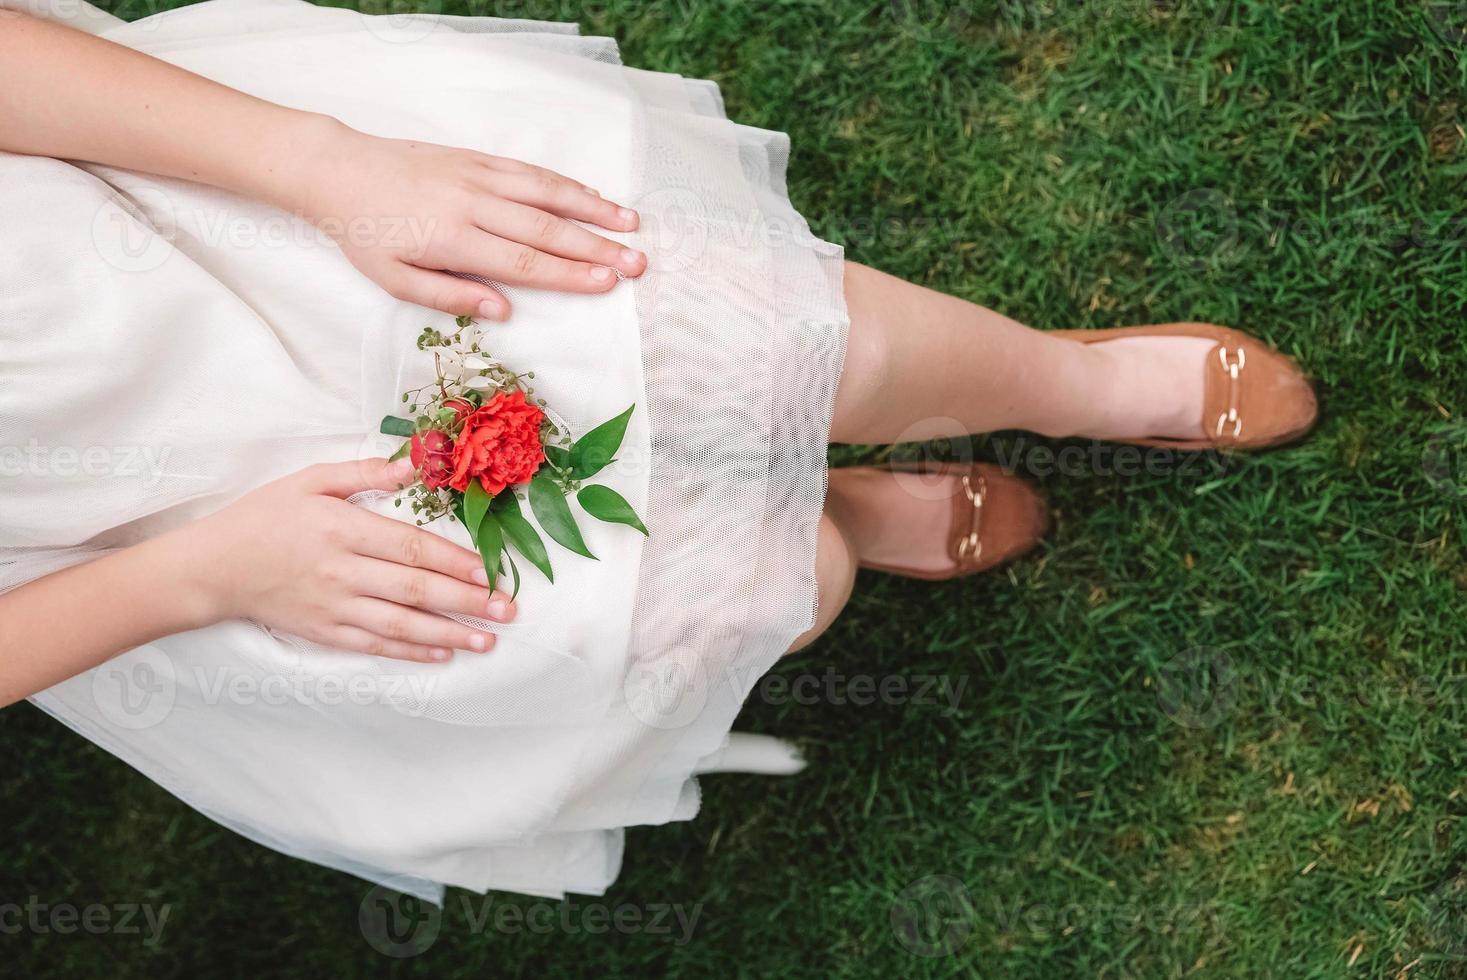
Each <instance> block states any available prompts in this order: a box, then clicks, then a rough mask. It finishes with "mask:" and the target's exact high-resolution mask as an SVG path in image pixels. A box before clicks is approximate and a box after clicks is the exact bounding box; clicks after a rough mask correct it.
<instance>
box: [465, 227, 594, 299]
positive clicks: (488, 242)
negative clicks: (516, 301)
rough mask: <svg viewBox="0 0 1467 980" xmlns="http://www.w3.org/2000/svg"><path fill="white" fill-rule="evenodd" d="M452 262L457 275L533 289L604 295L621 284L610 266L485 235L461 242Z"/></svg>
mask: <svg viewBox="0 0 1467 980" xmlns="http://www.w3.org/2000/svg"><path fill="white" fill-rule="evenodd" d="M475 231H476V232H477V231H478V229H475ZM450 261H451V262H452V263H453V265H454V269H455V271H458V272H465V273H469V274H472V275H476V276H483V277H484V278H485V279H493V280H495V281H496V282H502V283H505V284H507V285H511V286H527V287H529V288H531V289H552V290H555V291H557V292H562V293H604V292H606V291H608V290H609V289H611V288H612V287H613V286H615V285H616V283H617V276H616V272H615V271H614V270H613V269H611V268H609V267H607V266H604V265H597V264H595V263H591V262H575V261H572V260H571V259H562V258H560V257H559V256H557V255H550V254H549V253H547V252H542V251H540V250H539V249H537V248H532V247H530V246H529V245H521V244H520V243H518V242H511V241H506V240H505V239H503V238H500V237H499V236H497V235H490V234H484V233H478V234H474V233H470V234H468V235H465V236H464V237H463V238H461V239H460V240H459V241H458V243H457V244H456V246H455V248H454V251H453V253H452V258H451V259H450Z"/></svg>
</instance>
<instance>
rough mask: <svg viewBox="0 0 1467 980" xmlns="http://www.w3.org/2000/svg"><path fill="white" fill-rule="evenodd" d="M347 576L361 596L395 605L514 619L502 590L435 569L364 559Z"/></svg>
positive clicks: (513, 610)
mask: <svg viewBox="0 0 1467 980" xmlns="http://www.w3.org/2000/svg"><path fill="white" fill-rule="evenodd" d="M350 575H351V576H352V587H353V588H354V589H356V590H357V591H359V592H360V593H361V594H362V595H369V596H376V597H377V598H379V599H386V600H388V601H389V602H395V603H397V604H398V605H402V606H411V607H413V608H414V609H425V610H432V611H434V612H440V613H460V614H462V615H465V616H478V617H479V618H481V619H492V620H494V621H496V622H500V623H507V622H509V621H510V620H512V619H514V614H515V607H514V604H513V603H512V602H510V600H509V596H507V595H505V594H504V593H503V592H498V591H494V592H491V591H490V590H489V589H487V588H485V587H484V586H482V585H470V584H468V583H467V582H462V581H460V580H458V579H456V578H449V577H448V576H447V575H440V574H438V573H437V572H428V571H423V570H421V569H415V568H404V567H403V566H401V565H398V564H394V563H393V562H386V561H375V560H373V559H369V558H364V559H362V560H361V561H360V562H359V563H356V564H355V565H354V566H353V567H352V570H351V572H350Z"/></svg>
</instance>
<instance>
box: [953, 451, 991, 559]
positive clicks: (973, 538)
mask: <svg viewBox="0 0 1467 980" xmlns="http://www.w3.org/2000/svg"><path fill="white" fill-rule="evenodd" d="M977 482H978V485H977V487H974V486H973V474H971V473H964V474H963V493H964V495H966V496H967V498H968V503H970V504H972V505H973V523H972V524H971V525H969V527H971V528H972V530H970V531H969V532H968V534H967V536H966V537H964V538H963V539H962V540H961V541H959V542H958V561H960V562H964V561H977V560H978V556H979V555H981V554H983V542H982V541H980V540H979V537H978V535H979V532H980V531H981V530H982V528H983V501H984V499H985V498H986V497H987V496H988V481H986V480H984V479H983V477H982V476H981V475H980V476H979V477H978V481H977Z"/></svg>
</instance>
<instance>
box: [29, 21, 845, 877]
mask: <svg viewBox="0 0 1467 980" xmlns="http://www.w3.org/2000/svg"><path fill="white" fill-rule="evenodd" d="M0 3H4V4H6V5H9V6H12V7H17V8H19V9H26V7H27V5H28V4H32V5H33V6H34V8H35V9H34V10H33V12H34V13H36V14H37V15H38V16H51V17H53V18H54V17H57V16H59V15H58V13H57V11H60V12H61V14H60V15H64V18H65V19H66V20H67V21H68V22H70V23H72V24H73V25H74V26H78V27H80V28H82V29H84V30H89V31H91V32H93V33H97V34H101V35H103V36H105V37H107V38H110V39H111V40H114V41H117V42H119V43H121V44H125V45H128V46H130V47H133V48H136V49H138V50H141V51H144V52H146V53H148V54H151V55H154V56H156V57H158V58H161V59H164V60H166V61H170V62H172V63H174V64H177V65H181V66H183V67H185V68H187V69H189V70H191V71H194V72H197V73H198V74H201V75H205V76H208V77H210V78H213V79H216V80H218V81H220V82H223V83H225V84H228V85H231V86H233V87H235V88H238V89H242V90H244V91H246V92H250V93H253V94H255V95H257V96H261V97H263V98H265V99H269V100H271V101H274V102H278V103H282V104H284V105H288V106H294V107H298V108H301V109H307V110H313V111H317V112H323V113H329V114H330V115H333V116H335V117H337V118H339V119H341V120H343V121H344V122H346V123H348V124H349V125H351V126H353V127H355V128H357V129H359V130H363V131H365V132H368V133H373V134H377V135H381V136H387V137H399V138H413V139H418V140H427V141H432V142H436V143H442V144H447V145H452V146H461V147H468V148H471V149H475V150H480V151H483V152H486V153H493V154H497V155H501V156H507V157H513V158H517V159H520V160H525V161H528V162H532V163H537V164H541V165H543V166H546V167H550V168H552V169H554V170H557V171H560V172H562V173H565V174H567V175H569V176H572V177H575V178H577V179H580V180H582V181H584V182H587V183H590V184H592V185H593V186H595V187H597V188H598V189H600V190H601V192H602V193H603V194H604V195H606V196H607V197H609V198H611V199H613V200H617V201H620V202H624V203H627V204H630V205H632V206H634V207H636V208H637V209H638V210H640V212H641V214H642V229H641V230H640V231H639V232H637V233H635V234H631V235H624V236H619V237H621V238H622V239H623V240H625V241H628V242H630V243H632V244H634V245H636V246H637V247H639V248H642V249H644V250H646V251H647V252H648V254H649V256H650V266H651V268H650V270H649V271H648V272H647V274H646V275H644V276H642V277H641V278H640V279H637V280H634V281H633V280H629V281H627V282H625V283H622V284H620V285H618V287H617V288H616V289H615V290H613V291H612V292H610V293H609V294H606V295H600V296H574V295H565V294H552V293H547V292H537V291H528V290H508V292H509V293H510V297H511V301H512V302H513V304H514V307H515V313H514V317H513V319H512V320H511V322H509V323H508V324H506V325H486V332H487V336H488V338H489V346H490V347H491V349H492V350H493V351H494V352H495V353H496V354H497V356H499V357H500V358H501V359H502V360H504V361H505V362H506V363H507V364H509V365H510V366H512V367H516V368H524V369H533V370H534V371H535V372H536V382H535V383H536V388H537V394H538V395H539V396H541V397H544V398H546V399H548V401H549V403H550V405H551V406H552V407H553V408H555V409H556V410H557V411H558V412H559V413H560V414H561V415H562V416H563V417H564V418H565V419H566V420H567V421H568V422H569V423H570V424H571V426H572V427H573V428H574V429H576V430H577V431H585V429H586V428H588V427H589V426H591V425H594V424H596V423H599V422H601V421H603V420H605V419H607V418H610V417H612V416H613V415H615V414H617V413H618V412H620V411H621V410H622V409H624V408H625V407H626V406H627V405H628V404H631V403H633V402H635V403H636V405H637V411H636V413H635V414H634V415H633V417H632V421H631V426H630V428H629V430H628V434H627V437H626V442H625V444H624V446H623V449H622V452H621V453H620V454H619V457H620V458H619V459H618V461H617V462H616V463H615V464H614V465H613V466H612V467H610V468H608V469H607V470H606V471H604V474H603V475H604V477H605V480H604V482H606V483H608V484H609V485H611V486H613V487H614V488H615V489H617V490H619V491H620V492H621V493H622V495H623V496H625V497H626V499H627V500H628V501H630V502H631V504H632V505H633V507H635V508H636V510H637V511H638V512H639V513H640V514H641V515H642V516H643V517H644V519H645V521H646V523H647V525H648V527H649V528H650V530H651V536H650V537H649V538H647V539H645V540H644V539H643V538H642V537H641V536H640V535H638V534H636V533H634V532H631V531H629V530H628V529H627V528H625V527H620V526H616V525H607V524H599V523H597V522H590V521H587V522H583V524H584V531H585V533H586V536H587V539H588V543H589V544H590V546H591V548H592V550H593V551H594V552H595V553H596V554H597V555H598V556H599V557H600V559H601V560H600V561H595V562H593V561H589V560H585V559H581V558H577V557H576V556H574V555H571V554H570V553H569V552H565V551H563V550H558V551H556V552H555V553H554V559H555V563H556V571H557V575H556V580H555V584H554V585H551V584H549V583H548V582H546V581H545V580H544V579H543V578H541V577H540V576H539V575H538V573H536V572H534V571H533V570H530V571H528V572H527V573H526V575H525V579H524V585H523V589H522V591H521V593H520V599H519V608H520V614H519V618H518V619H517V620H516V621H515V622H514V623H513V624H511V625H508V626H498V625H493V624H488V625H490V626H491V627H492V628H493V629H494V630H495V631H496V632H497V633H498V634H499V643H498V645H497V647H496V648H495V650H494V651H493V652H492V653H491V654H489V655H477V654H471V653H459V654H457V655H456V656H455V657H454V658H453V660H452V661H451V662H450V663H448V664H447V665H431V664H412V663H403V662H398V661H392V660H382V659H375V658H371V657H366V656H362V655H359V654H355V653H348V652H345V651H339V650H331V649H324V648H321V647H317V646H313V645H311V644H308V643H305V642H304V641H300V640H297V639H295V638H292V637H290V636H286V635H281V634H277V633H272V632H271V631H269V630H267V629H265V628H263V627H261V626H259V625H256V624H253V623H247V622H229V623H224V624H221V625H217V626H213V627H210V628H208V629H204V630H199V631H197V632H193V633H187V634H183V635H178V636H171V637H167V638H165V639H162V640H159V641H157V642H155V643H150V644H148V645H146V646H144V647H142V648H139V649H137V650H133V651H131V652H128V653H126V654H124V655H122V656H119V657H117V658H116V659H114V660H112V661H110V662H108V663H106V664H104V665H103V666H101V667H98V668H97V669H95V670H93V671H91V672H89V673H86V674H83V675H81V676H79V677H75V678H73V679H71V680H68V681H66V682H64V683H62V684H59V685H57V686H55V687H53V688H51V689H50V690H47V691H45V692H43V693H41V694H38V695H36V696H35V697H34V698H32V701H33V702H34V703H35V704H36V705H38V706H39V707H41V708H42V709H44V710H45V711H47V712H49V713H50V714H52V715H54V716H55V717H56V718H58V719H60V720H61V721H62V722H64V723H65V724H67V725H69V726H70V727H72V728H73V729H75V730H76V731H78V732H80V733H81V734H82V735H84V736H85V737H87V738H89V739H91V740H92V741H94V742H96V743H97V744H98V745H100V746H102V747H103V748H105V749H106V750H107V751H109V752H111V753H112V754H114V755H116V756H117V757H118V758H120V759H122V760H124V761H126V762H127V763H129V764H130V765H132V766H134V767H136V768H137V769H138V770H140V771H141V772H142V773H144V774H145V775H147V776H148V777H149V778H151V779H153V780H155V781H156V782H158V783H159V784H161V785H162V786H164V787H165V788H167V789H168V790H169V791H170V792H172V793H174V794H176V795H177V796H179V797H180V798H181V799H183V800H185V801H186V802H188V803H189V804H190V805H192V806H194V807H196V808H197V809H198V810H200V811H201V812H203V813H205V814H207V815H208V816H210V817H211V818H213V819H215V820H217V821H218V822H220V823H221V824H224V825H225V826H228V827H230V828H232V829H234V830H236V831H238V832H239V833H241V834H244V835H246V836H248V837H250V838H252V839H254V840H256V841H258V842H260V843H262V844H265V845H267V846H270V847H273V848H275V849H277V850H280V851H282V852H285V853H287V854H291V855H295V856H297V857H300V858H304V859H307V860H311V861H315V862H319V863H320V864H323V865H328V866H331V867H334V868H338V869H341V870H344V871H348V872H351V873H354V874H358V875H361V876H363V877H365V878H368V879H371V880H374V881H388V882H390V883H391V884H392V885H393V886H394V887H397V888H399V889H401V890H405V891H410V892H414V893H416V894H419V895H421V896H423V897H426V898H429V899H438V898H441V894H442V887H443V886H444V885H455V886H461V887H464V888H470V889H475V890H486V889H490V888H498V889H507V890H512V891H518V892H524V893H528V894H533V895H539V896H560V895H562V894H564V893H566V892H582V893H592V894H599V893H601V892H602V891H603V890H604V889H606V888H607V886H608V885H609V884H610V883H611V882H612V881H613V880H614V879H615V877H616V875H617V872H618V870H619V867H620V864H621V859H622V840H623V828H625V827H628V826H633V825H642V824H660V823H664V822H667V821H673V820H687V819H690V818H692V817H693V816H694V814H695V813H696V812H697V809H698V803H699V799H698V787H697V782H696V780H695V778H694V774H695V773H696V772H698V771H699V770H700V768H706V767H707V765H708V760H709V759H710V758H716V757H717V756H718V754H719V753H720V752H721V751H722V750H723V749H724V747H725V746H726V745H727V743H728V739H729V729H730V727H731V725H732V723H733V720H734V717H735V715H736V714H737V713H738V711H739V708H740V705H741V703H742V702H743V700H744V698H745V697H746V695H747V694H748V693H749V691H750V690H751V689H752V688H753V686H754V684H755V683H756V681H757V680H758V679H759V677H760V676H761V675H762V674H763V673H764V672H765V671H767V670H768V669H769V668H770V666H771V665H772V664H773V663H774V662H775V661H776V659H777V658H778V657H779V656H780V654H781V653H782V652H783V651H784V650H785V649H786V648H787V647H788V646H789V644H790V643H791V641H792V640H793V639H794V638H795V637H796V636H798V635H799V634H800V633H801V632H802V631H804V630H805V629H807V628H808V627H809V626H810V625H811V623H812V621H813V613H814V608H815V579H814V552H815V539H816V531H817V526H818V522H819V515H820V510H821V507H822V503H823V499H824V490H825V450H826V441H827V436H828V432H829V424H830V412H831V406H832V402H833V398H834V391H835V386H836V381H837V378H838V375H839V372H840V367H841V362H842V358H843V355H844V350H845V338H846V327H847V319H846V312H845V307H844V301H843V296H842V289H841V272H842V259H841V250H840V249H839V248H838V247H836V246H834V245H830V244H828V243H825V242H822V241H819V240H818V239H816V238H814V237H813V236H812V235H811V234H810V232H809V229H808V227H807V226H806V224H805V222H804V221H803V220H802V219H801V218H800V216H799V215H798V214H797V213H796V212H795V211H794V209H793V208H792V207H791V205H790V202H789V199H788V197H787V195H786V191H785V184H784V171H785V165H786V160H787V154H788V140H787V138H786V137H785V136H784V135H783V134H781V133H776V132H769V131H766V130H760V129H752V128H749V127H746V126H740V125H737V124H735V123H732V122H730V121H729V120H728V119H727V118H726V117H725V115H724V112H723V106H722V103H721V101H720V98H719V93H718V89H717V87H716V86H715V85H714V84H713V83H711V82H705V81H694V80H690V79H685V78H682V77H680V76H676V75H668V74H658V73H653V72H646V71H640V70H637V69H633V68H626V67H623V66H622V65H621V64H620V62H619V59H618V53H617V47H616V44H615V43H614V42H613V41H611V40H610V39H607V38H593V37H581V36H578V35H577V33H576V29H575V27H574V25H568V24H549V23H531V22H525V21H506V20H497V19H491V18H480V17H474V18H458V17H443V16H433V15H414V16H390V17H375V18H374V17H364V16H361V15H359V14H357V13H355V12H352V11H347V10H340V9H331V8H322V7H315V6H312V5H311V4H309V3H304V2H298V0H211V2H206V3H201V4H198V5H197V6H191V7H185V8H181V9H178V10H173V11H170V12H167V13H162V14H158V15H156V16H151V17H148V18H146V19H143V20H140V21H136V22H133V23H123V22H122V21H119V20H117V19H115V18H112V17H110V16H109V15H106V14H104V13H102V12H100V11H98V10H96V9H95V8H91V7H88V6H86V5H85V4H82V3H80V2H79V0H78V2H72V3H67V4H51V3H43V2H39V0H0ZM405 233H407V234H412V233H414V230H413V229H412V228H411V227H408V228H407V229H406V232H405ZM447 322H448V318H447V317H445V316H444V315H442V314H437V313H434V312H433V311H430V310H426V309H424V308H421V307H417V306H413V305H410V304H406V303H401V302H398V301H396V300H393V299H392V298H390V297H388V296H387V295H386V294H384V293H383V292H382V291H381V290H380V289H379V288H378V287H377V286H376V285H374V284H373V283H371V282H370V281H368V280H367V279H365V278H363V277H362V276H361V274H360V273H358V272H357V271H356V270H355V269H354V268H352V266H351V265H350V264H349V263H348V262H347V261H346V260H345V259H344V258H343V257H342V255H341V253H340V252H339V250H337V248H336V247H335V246H334V245H333V244H331V243H330V242H329V241H328V240H327V239H325V238H324V236H322V235H321V234H320V233H318V232H317V231H315V230H314V229H312V228H310V227H309V226H307V225H305V224H304V223H302V222H300V221H299V220H297V219H295V218H293V217H291V216H288V215H286V214H284V213H281V212H278V211H275V210H272V209H271V208H269V207H266V206H264V205H261V204H258V203H255V202H252V201H249V200H245V199H243V198H239V197H236V196H233V195H230V194H227V193H224V192H221V191H218V190H214V189H211V188H207V187H203V186H200V185H197V184H192V183H189V182H186V181H181V180H168V179H160V178H157V177H153V176H148V175H143V174H138V173H133V172H129V171H125V170H118V169H113V168H109V167H101V166H92V165H82V164H75V163H66V162H61V161H56V160H48V159H43V158H36V157H25V156H15V155H9V154H0V470H3V479H0V589H8V588H13V587H15V586H17V585H19V584H21V583H23V582H26V581H29V580H32V579H34V578H37V577H39V576H41V575H44V574H47V573H49V572H52V571H56V570H58V569H60V568H63V567H66V566H67V565H70V564H74V563H76V562H79V561H84V560H87V559H89V558H94V557H96V556H97V555H99V554H101V553H103V552H105V551H106V550H107V549H111V548H117V547H123V546H126V545H128V544H130V543H133V542H136V541H139V540H142V539H146V538H148V537H149V536H152V535H155V534H157V533H159V532H161V531H164V530H166V529H169V528H173V527H176V526H178V525H180V524H183V523H185V522H187V521H191V520H194V519H196V518H198V517H200V516H202V515H205V514H208V513H210V512H212V511H215V510H217V509H219V508H220V507H222V506H223V505H225V504H227V503H229V502H230V501H232V500H234V499H235V498H237V497H239V496H240V495H241V494H243V493H245V492H246V491H248V490H250V489H252V488H254V487H256V486H259V485H260V484H262V483H265V482H268V481H270V480H273V479H275V478H277V477H280V476H283V475H285V474H288V473H291V472H294V471H296V470H299V469H301V468H303V467H305V466H307V465H309V464H311V463H316V462H323V461H336V460H349V459H356V458H362V457H367V456H373V455H384V454H387V453H390V452H391V451H392V450H393V449H395V448H396V441H395V440H391V439H387V438H386V437H383V436H380V435H377V434H376V430H377V426H378V422H379V421H380V419H381V418H382V417H383V416H384V415H387V414H392V413H393V412H395V411H396V410H397V408H398V406H399V404H400V402H399V396H400V394H401V393H402V392H403V391H405V390H407V389H410V388H415V387H417V386H419V385H422V384H424V383H426V382H427V381H429V380H431V378H432V371H433V369H432V364H431V360H430V359H428V358H427V357H426V355H424V354H422V353H421V352H419V351H418V350H417V349H416V347H415V339H416V337H417V335H418V333H419V332H420V331H421V330H422V329H423V328H424V327H425V326H429V325H438V326H444V325H446V323H447ZM353 500H354V502H355V503H358V504H360V505H361V506H364V507H371V508H373V509H374V510H376V511H379V512H380V513H383V514H388V515H393V516H397V517H399V518H402V519H410V517H408V516H407V513H408V512H407V508H403V509H401V510H399V509H395V508H394V507H393V506H392V501H391V499H390V497H389V496H388V495H385V494H377V495H369V496H366V497H361V498H353ZM431 529H432V530H433V531H435V532H437V533H439V534H442V535H444V536H445V537H449V538H452V539H454V540H457V541H459V542H460V543H464V544H467V543H468V542H467V537H466V535H465V534H464V532H463V530H462V528H461V526H460V525H457V524H453V523H446V522H439V523H438V524H435V525H433V526H432V528H431ZM553 547H554V546H552V548H553ZM76 614H77V615H78V616H86V615H87V611H86V610H85V609H78V610H77V611H76ZM58 819H60V820H64V816H62V815H58Z"/></svg>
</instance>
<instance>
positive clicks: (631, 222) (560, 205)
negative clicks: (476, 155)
mask: <svg viewBox="0 0 1467 980" xmlns="http://www.w3.org/2000/svg"><path fill="white" fill-rule="evenodd" d="M486 184H487V186H488V188H489V190H490V191H492V192H493V193H494V194H497V195H498V196H500V197H503V198H506V199H508V200H511V201H518V202H519V203H521V204H528V205H529V206H530V207H532V208H539V209H540V210H541V211H549V212H550V213H551V214H558V215H560V216H561V217H562V218H574V219H575V220H577V221H585V222H588V223H590V224H593V225H600V226H601V227H602V228H606V229H608V230H610V231H636V229H637V225H638V218H637V213H636V212H635V211H633V210H632V209H631V208H624V207H621V206H620V205H618V204H616V203H614V202H612V201H608V200H606V199H604V198H600V197H596V196H595V195H593V194H587V193H586V192H585V191H582V190H580V189H579V188H578V187H575V186H572V185H571V183H570V182H569V181H567V180H565V179H564V178H561V179H560V180H556V179H554V178H553V177H542V176H540V175H538V174H533V173H504V172H491V173H490V174H489V177H488V180H487V181H486Z"/></svg>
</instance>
